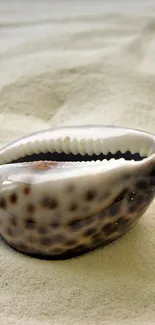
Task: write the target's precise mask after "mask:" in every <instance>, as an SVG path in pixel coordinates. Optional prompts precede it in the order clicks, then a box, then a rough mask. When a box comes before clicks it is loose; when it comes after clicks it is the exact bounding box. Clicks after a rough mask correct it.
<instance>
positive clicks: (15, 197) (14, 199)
mask: <svg viewBox="0 0 155 325" xmlns="http://www.w3.org/2000/svg"><path fill="white" fill-rule="evenodd" d="M17 200H18V196H17V194H16V193H12V194H11V195H10V202H11V203H12V204H15V203H16V202H17Z"/></svg>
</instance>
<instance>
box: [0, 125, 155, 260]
mask: <svg viewBox="0 0 155 325" xmlns="http://www.w3.org/2000/svg"><path fill="white" fill-rule="evenodd" d="M154 176H155V137H154V135H152V134H149V133H146V132H142V131H139V130H133V129H125V128H118V127H112V126H91V125H87V126H82V127H80V126H77V127H62V128H56V129H55V128H52V129H49V130H43V131H40V132H37V133H33V134H31V135H29V136H27V137H24V138H22V139H19V140H17V141H15V142H13V143H11V144H8V145H7V146H5V147H4V148H2V149H1V150H0V235H1V237H2V238H3V240H4V242H6V243H8V244H9V245H10V246H11V247H13V248H15V249H16V250H18V251H20V252H23V253H26V254H28V255H32V256H36V257H41V258H66V257H67V258H68V257H71V256H75V255H80V254H82V253H85V252H88V251H90V250H92V249H95V248H97V247H100V246H104V245H105V244H107V243H109V242H112V241H113V240H115V239H117V238H118V237H120V236H121V235H123V234H125V233H126V232H127V231H128V230H129V229H130V228H131V227H132V226H133V225H134V224H135V223H136V221H137V220H138V219H139V218H140V217H141V216H142V215H143V214H144V213H145V211H146V210H147V208H148V207H149V205H150V204H151V202H152V200H153V199H154V195H155V178H154Z"/></svg>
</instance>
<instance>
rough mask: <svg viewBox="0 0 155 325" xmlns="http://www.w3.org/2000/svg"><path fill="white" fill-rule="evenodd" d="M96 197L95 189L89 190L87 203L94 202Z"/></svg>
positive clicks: (86, 194)
mask: <svg viewBox="0 0 155 325" xmlns="http://www.w3.org/2000/svg"><path fill="white" fill-rule="evenodd" d="M95 197H96V191H95V190H94V189H89V190H87V191H86V193H85V199H86V201H91V200H94V198H95Z"/></svg>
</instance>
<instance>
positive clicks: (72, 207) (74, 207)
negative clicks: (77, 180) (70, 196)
mask: <svg viewBox="0 0 155 325" xmlns="http://www.w3.org/2000/svg"><path fill="white" fill-rule="evenodd" d="M69 210H70V211H76V210H77V204H76V203H74V202H73V203H71V205H70V207H69Z"/></svg>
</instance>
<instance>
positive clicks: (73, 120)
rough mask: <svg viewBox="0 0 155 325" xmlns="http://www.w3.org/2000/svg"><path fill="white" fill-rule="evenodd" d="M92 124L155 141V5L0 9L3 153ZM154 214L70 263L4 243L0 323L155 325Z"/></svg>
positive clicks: (6, 5) (18, 4) (13, 4)
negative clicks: (59, 130) (151, 135)
mask: <svg viewBox="0 0 155 325" xmlns="http://www.w3.org/2000/svg"><path fill="white" fill-rule="evenodd" d="M91 123H95V124H112V125H120V126H128V127H136V128H140V129H143V130H146V131H149V132H155V2H154V1H138V0H137V1H119V0H116V1H111V0H110V1H107V2H106V1H101V0H100V1H99V0H96V1H86V0H85V1H82V0H79V1H74V0H73V1H71V0H70V1H67V0H64V1H62V0H61V1H60V0H58V1H46V0H45V1H35V0H34V1H30V0H29V1H24V0H23V1H16V0H12V1H11V0H10V1H9V0H7V1H4V0H2V1H1V2H0V145H1V146H2V145H4V144H7V143H8V142H10V141H12V140H15V139H17V138H18V137H21V136H24V135H26V134H28V133H30V132H33V131H37V130H40V129H44V128H47V127H50V126H60V125H61V126H63V125H76V124H81V125H82V124H91ZM154 212H155V203H153V204H152V205H151V207H150V208H149V210H148V211H147V212H146V213H145V215H144V216H143V217H142V218H141V219H140V221H139V222H138V224H137V225H136V226H135V227H134V228H133V229H132V230H131V231H130V232H129V233H128V234H126V235H125V236H123V237H122V238H120V239H119V240H117V241H115V242H114V243H113V244H111V245H109V246H106V247H105V248H101V249H98V250H96V251H94V252H92V253H90V254H88V255H84V256H82V257H79V258H77V259H72V260H67V261H56V262H53V261H40V260H36V259H32V258H29V257H26V256H23V255H22V254H19V253H17V252H15V251H13V250H11V249H10V248H9V247H8V246H6V245H5V244H4V243H2V242H1V248H0V292H1V294H0V324H1V325H40V324H41V325H49V324H51V325H87V324H88V325H118V324H119V325H134V324H136V325H137V324H139V325H141V324H144V325H151V324H152V325H153V324H155V236H154V234H155V216H154Z"/></svg>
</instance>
